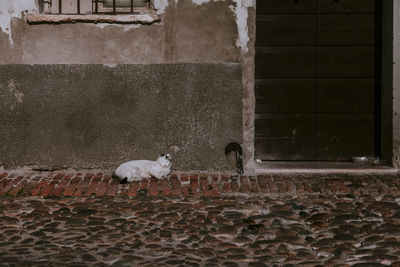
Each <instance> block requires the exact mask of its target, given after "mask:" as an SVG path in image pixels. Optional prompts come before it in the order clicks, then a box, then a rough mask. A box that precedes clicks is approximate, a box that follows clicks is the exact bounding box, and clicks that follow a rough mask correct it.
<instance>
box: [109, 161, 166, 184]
mask: <svg viewBox="0 0 400 267" xmlns="http://www.w3.org/2000/svg"><path fill="white" fill-rule="evenodd" d="M171 165H172V158H171V155H170V154H165V155H164V154H161V155H160V156H158V158H157V160H156V161H152V160H132V161H128V162H125V163H123V164H121V165H119V166H118V167H117V168H116V169H115V171H114V173H113V177H116V178H118V179H119V180H120V182H121V184H123V183H126V182H129V183H130V182H134V181H140V180H141V179H143V178H150V177H152V176H153V177H155V178H158V179H165V178H166V177H167V176H168V174H169V173H170V172H171Z"/></svg>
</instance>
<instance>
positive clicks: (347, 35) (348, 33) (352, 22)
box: [318, 15, 375, 46]
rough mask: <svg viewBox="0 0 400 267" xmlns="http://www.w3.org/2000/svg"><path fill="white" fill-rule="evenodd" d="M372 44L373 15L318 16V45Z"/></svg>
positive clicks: (373, 30) (373, 39)
mask: <svg viewBox="0 0 400 267" xmlns="http://www.w3.org/2000/svg"><path fill="white" fill-rule="evenodd" d="M374 44H375V16H374V15H320V16H318V45H321V46H336V45H352V46H355V45H357V46H365V45H369V46H373V45H374Z"/></svg>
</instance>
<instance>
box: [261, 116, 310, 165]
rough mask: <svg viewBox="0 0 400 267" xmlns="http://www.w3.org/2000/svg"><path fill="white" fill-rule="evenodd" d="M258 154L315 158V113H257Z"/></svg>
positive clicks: (274, 157) (289, 158)
mask: <svg viewBox="0 0 400 267" xmlns="http://www.w3.org/2000/svg"><path fill="white" fill-rule="evenodd" d="M255 124H256V133H255V135H256V147H255V149H256V154H257V155H258V156H259V157H261V158H263V159H264V160H276V159H280V158H285V159H286V160H313V159H315V134H314V131H315V116H314V113H294V114H263V115H257V117H256V121H255Z"/></svg>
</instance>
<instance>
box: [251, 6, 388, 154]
mask: <svg viewBox="0 0 400 267" xmlns="http://www.w3.org/2000/svg"><path fill="white" fill-rule="evenodd" d="M377 1H378V0H259V1H257V25H256V26H257V36H256V74H255V75H256V76H255V79H256V80H255V94H256V118H255V125H256V129H255V130H256V136H255V149H256V158H257V159H262V160H332V161H341V160H350V159H351V157H352V156H373V155H375V154H377V147H376V145H375V144H376V143H377V142H376V138H377V136H376V135H375V132H377V125H378V124H377V121H376V118H377V112H378V107H377V106H376V103H377V102H379V76H378V75H377V74H379V69H380V67H379V65H380V64H379V54H380V53H379V50H380V49H379V45H380V42H379V38H378V35H377V34H376V32H377V30H378V32H379V29H378V28H377V25H378V23H377V22H378V21H380V19H379V16H380V13H379V8H378V6H379V3H376V2H377Z"/></svg>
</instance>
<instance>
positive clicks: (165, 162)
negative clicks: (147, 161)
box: [157, 154, 172, 168]
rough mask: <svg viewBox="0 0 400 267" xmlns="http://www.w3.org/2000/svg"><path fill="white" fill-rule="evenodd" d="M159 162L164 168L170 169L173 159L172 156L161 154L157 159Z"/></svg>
mask: <svg viewBox="0 0 400 267" xmlns="http://www.w3.org/2000/svg"><path fill="white" fill-rule="evenodd" d="M157 162H158V163H159V164H160V165H161V166H162V167H164V168H168V167H170V166H171V164H172V157H171V155H170V154H161V155H160V156H158V158H157Z"/></svg>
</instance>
